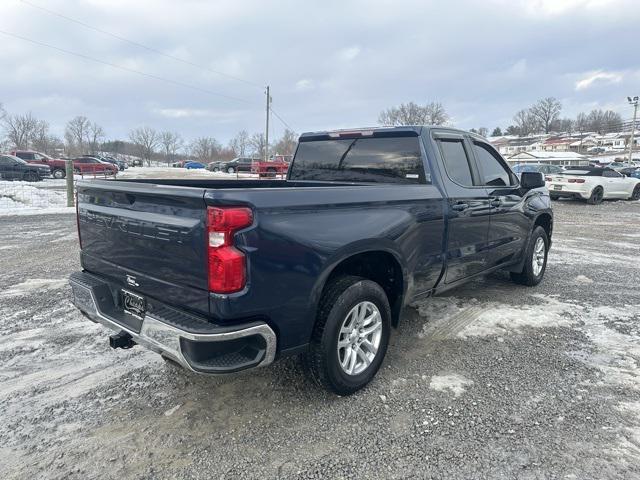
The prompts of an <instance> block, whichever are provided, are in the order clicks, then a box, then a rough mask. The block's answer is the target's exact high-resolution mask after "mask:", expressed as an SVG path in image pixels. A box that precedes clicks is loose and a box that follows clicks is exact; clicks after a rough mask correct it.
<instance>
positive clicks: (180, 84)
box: [0, 30, 255, 105]
mask: <svg viewBox="0 0 640 480" xmlns="http://www.w3.org/2000/svg"><path fill="white" fill-rule="evenodd" d="M0 33H2V34H4V35H7V36H9V37H13V38H17V39H19V40H22V41H25V42H29V43H32V44H34V45H39V46H41V47H46V48H50V49H52V50H57V51H58V52H62V53H65V54H67V55H73V56H75V57H79V58H83V59H85V60H90V61H92V62H96V63H101V64H102V65H107V66H109V67H112V68H117V69H119V70H124V71H125V72H129V73H135V74H136V75H141V76H143V77H147V78H152V79H154V80H158V81H160V82H165V83H169V84H172V85H177V86H180V87H184V88H189V89H191V90H196V91H198V92H202V93H206V94H208V95H214V96H216V97H222V98H226V99H229V100H234V101H236V102H241V103H245V104H248V105H255V103H254V102H251V101H249V100H245V99H242V98H237V97H232V96H229V95H225V94H223V93H217V92H212V91H211V90H206V89H204V88H200V87H198V86H196V85H191V84H189V83H183V82H179V81H177V80H171V79H169V78H165V77H160V76H158V75H154V74H152V73H146V72H142V71H140V70H135V69H133V68H129V67H123V66H122V65H117V64H115V63H111V62H107V61H104V60H100V59H98V58H95V57H91V56H89V55H84V54H83V53H78V52H73V51H71V50H66V49H64V48H60V47H56V46H54V45H50V44H48V43H44V42H40V41H38V40H33V39H31V38H27V37H23V36H21V35H16V34H15V33H11V32H7V31H5V30H0Z"/></svg>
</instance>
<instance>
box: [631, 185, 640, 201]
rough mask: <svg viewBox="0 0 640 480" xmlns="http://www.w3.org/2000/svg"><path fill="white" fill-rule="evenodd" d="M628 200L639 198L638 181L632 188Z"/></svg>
mask: <svg viewBox="0 0 640 480" xmlns="http://www.w3.org/2000/svg"><path fill="white" fill-rule="evenodd" d="M629 200H640V183H639V184H638V185H636V187H635V188H634V189H633V193H632V194H631V198H630V199H629Z"/></svg>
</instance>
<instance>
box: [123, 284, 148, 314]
mask: <svg viewBox="0 0 640 480" xmlns="http://www.w3.org/2000/svg"><path fill="white" fill-rule="evenodd" d="M122 305H123V307H124V313H128V314H129V315H133V316H134V317H136V318H139V319H140V320H142V319H143V318H144V314H145V312H146V310H147V301H146V300H145V299H144V297H141V296H140V295H136V294H135V293H131V292H129V291H127V290H122Z"/></svg>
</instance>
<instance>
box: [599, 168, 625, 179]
mask: <svg viewBox="0 0 640 480" xmlns="http://www.w3.org/2000/svg"><path fill="white" fill-rule="evenodd" d="M602 176H603V177H609V178H618V177H620V176H621V175H620V174H619V173H618V172H616V171H614V170H605V171H603V172H602Z"/></svg>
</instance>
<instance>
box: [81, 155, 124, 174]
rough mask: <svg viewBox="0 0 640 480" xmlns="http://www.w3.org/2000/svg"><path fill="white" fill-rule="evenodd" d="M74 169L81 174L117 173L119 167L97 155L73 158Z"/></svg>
mask: <svg viewBox="0 0 640 480" xmlns="http://www.w3.org/2000/svg"><path fill="white" fill-rule="evenodd" d="M73 171H74V173H76V174H79V175H116V174H117V173H118V167H117V165H113V164H111V163H108V162H102V161H100V160H99V159H97V158H95V157H78V158H74V159H73Z"/></svg>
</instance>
